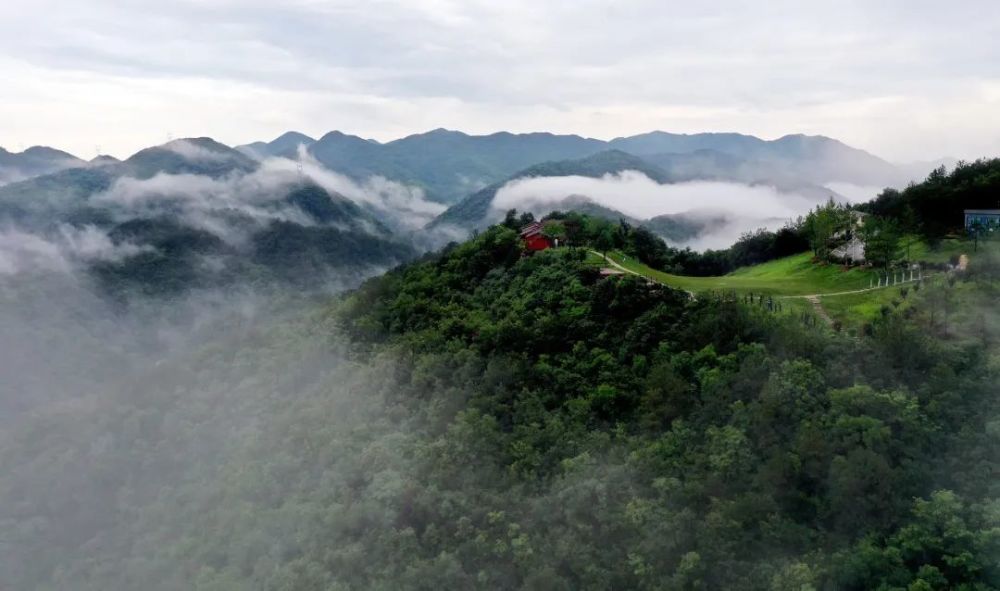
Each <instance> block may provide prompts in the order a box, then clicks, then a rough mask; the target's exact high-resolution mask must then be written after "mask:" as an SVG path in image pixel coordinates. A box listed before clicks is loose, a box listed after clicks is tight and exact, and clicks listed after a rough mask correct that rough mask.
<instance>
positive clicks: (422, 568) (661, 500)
mask: <svg viewBox="0 0 1000 591" xmlns="http://www.w3.org/2000/svg"><path fill="white" fill-rule="evenodd" d="M578 221H580V223H581V228H580V229H583V230H586V228H587V227H588V226H590V225H591V222H590V221H588V220H587V219H581V220H578ZM518 224H519V222H518V220H512V223H511V224H510V225H508V226H503V225H501V226H495V227H492V228H490V229H488V230H486V231H484V232H483V233H481V234H480V235H479V236H478V237H477V238H475V239H474V240H472V241H469V242H467V243H464V244H461V245H457V246H454V247H452V248H449V249H447V250H445V251H444V252H441V253H438V254H435V255H432V256H428V257H426V258H425V259H423V260H421V261H418V262H415V263H412V264H409V265H406V266H404V267H401V268H398V269H396V270H394V271H391V272H389V273H387V274H386V275H384V276H382V277H379V278H377V279H373V280H371V281H369V282H367V283H365V284H364V285H363V286H362V287H361V288H360V289H359V290H357V291H355V292H352V293H350V294H348V295H347V296H346V297H345V298H343V299H340V300H337V301H333V302H327V303H309V302H304V301H291V300H289V301H287V302H285V303H284V304H283V303H282V302H280V301H279V302H277V303H276V306H275V311H277V312H278V313H277V314H274V312H273V311H268V312H267V314H265V317H267V316H270V318H271V319H270V320H257V321H248V319H247V318H242V319H241V318H240V315H239V314H238V313H234V314H233V315H232V316H230V317H225V316H223V317H222V318H219V319H218V322H214V323H209V324H207V325H205V326H204V327H203V329H202V334H203V335H204V336H205V341H204V343H203V345H202V346H188V347H185V348H184V349H183V350H179V351H175V352H174V353H173V354H171V355H169V356H167V357H165V358H161V359H159V360H158V361H157V362H156V363H155V364H154V363H150V364H139V363H134V364H131V365H129V366H127V368H126V370H125V371H123V372H122V373H121V374H120V375H117V376H115V377H114V378H113V379H104V380H103V381H102V384H104V386H103V387H102V388H101V389H100V390H97V391H94V392H93V393H92V394H91V395H90V396H87V397H86V398H83V399H80V400H76V401H73V402H72V403H63V404H55V405H49V406H47V407H45V408H43V409H40V410H37V411H36V412H35V413H33V415H32V416H31V417H30V418H28V419H26V420H24V421H21V422H19V423H17V424H14V425H10V426H7V427H2V428H0V522H2V523H3V524H4V527H3V528H0V546H2V547H3V548H4V549H5V551H4V552H3V553H0V573H3V576H4V584H5V585H6V586H7V587H9V588H12V589H18V590H19V589H51V590H63V589H73V590H74V591H86V590H88V589H94V590H97V589H100V590H102V591H109V590H117V589H135V588H144V589H150V590H152V591H155V590H158V589H245V588H260V589H404V590H405V589H414V590H416V589H430V588H434V589H538V590H541V589H545V590H550V589H567V590H568V589H663V588H666V589H699V588H701V589H737V590H740V589H748V590H749V589H753V590H758V589H760V590H765V589H766V590H771V589H782V590H784V589H822V590H824V591H827V590H829V591H833V590H858V591H860V590H864V589H935V588H938V589H945V588H964V589H983V590H990V589H997V588H1000V567H998V565H997V563H996V561H995V559H994V557H995V552H996V548H997V547H998V546H997V545H998V544H1000V534H998V533H997V532H998V531H1000V530H998V527H1000V521H998V518H997V514H996V510H995V509H996V508H995V500H994V499H995V498H996V496H997V494H998V493H1000V491H998V490H997V482H996V479H995V478H993V477H992V474H993V473H994V472H995V469H996V465H997V461H998V459H1000V458H997V455H996V451H997V447H996V445H995V444H996V424H997V421H998V420H1000V419H998V407H997V401H996V395H995V394H996V393H995V384H996V380H997V377H998V376H997V370H996V366H995V364H993V363H991V361H990V358H989V355H988V351H989V346H990V345H989V343H988V342H986V341H985V340H981V339H979V338H978V337H974V336H972V335H969V338H966V339H962V340H956V341H951V340H948V339H936V338H933V337H932V334H931V333H929V332H928V330H927V329H926V327H925V326H924V325H923V324H921V323H922V322H924V319H925V318H926V317H927V314H928V313H930V314H933V306H934V305H935V304H934V303H933V301H934V298H936V297H937V296H936V295H935V294H934V290H933V289H931V288H930V287H928V288H927V289H926V290H921V294H920V295H919V296H917V295H914V296H913V297H914V298H916V302H915V305H916V309H915V312H913V313H908V314H902V313H893V312H891V311H890V312H889V313H887V314H886V315H884V316H883V317H882V318H880V319H879V320H878V321H877V322H875V323H874V325H873V326H872V331H871V336H869V337H864V338H850V337H847V336H843V335H837V334H835V333H833V332H828V331H822V330H817V329H816V326H815V325H814V324H810V323H808V322H803V319H802V318H800V317H798V316H796V315H776V314H774V313H771V312H768V311H766V310H765V309H764V308H762V307H759V306H747V305H744V303H743V302H742V301H740V300H739V299H738V298H732V297H703V298H698V299H691V298H690V297H689V296H688V295H687V294H686V293H684V292H681V291H675V290H671V289H668V288H665V287H661V286H658V285H653V284H648V283H647V282H645V281H643V280H640V279H638V278H633V277H629V276H623V277H602V276H601V275H600V274H599V272H598V270H597V268H596V267H594V266H593V265H591V264H589V263H588V262H587V260H586V259H585V257H586V249H573V248H563V249H556V250H550V251H546V252H542V253H538V254H536V255H534V256H527V257H526V256H523V251H522V246H521V244H520V241H519V239H518V236H517V230H516V227H517V225H518ZM510 226H514V227H510ZM626 230H627V229H625V228H619V229H617V230H613V232H614V233H615V234H618V233H620V232H622V231H626ZM583 234H585V235H587V234H588V232H584V233H583ZM661 247H662V245H661ZM971 286H972V284H970V287H971ZM983 287H984V288H986V286H985V285H984V286H983ZM925 291H926V298H925V296H924V292H925ZM234 312H235V311H234Z"/></svg>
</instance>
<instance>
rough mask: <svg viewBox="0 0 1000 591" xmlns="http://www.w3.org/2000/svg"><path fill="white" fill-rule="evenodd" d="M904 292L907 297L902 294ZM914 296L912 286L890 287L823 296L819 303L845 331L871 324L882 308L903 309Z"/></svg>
mask: <svg viewBox="0 0 1000 591" xmlns="http://www.w3.org/2000/svg"><path fill="white" fill-rule="evenodd" d="M904 290H905V291H906V293H907V296H906V297H904V296H903V295H902V294H903V292H904ZM913 294H914V291H913V285H912V284H909V285H906V286H901V287H890V288H886V289H877V290H874V291H866V292H864V293H852V294H844V295H835V296H823V297H821V298H820V303H821V304H822V306H823V309H824V310H826V313H827V314H829V315H830V317H831V318H833V319H834V320H836V321H838V322H840V323H841V325H842V326H843V327H844V328H845V329H855V328H858V327H859V326H860V325H861V324H863V323H865V322H871V321H872V320H874V319H875V318H876V317H877V316H878V315H879V314H881V313H882V307H883V306H889V307H890V308H896V307H897V306H896V305H895V304H898V305H899V307H905V306H906V305H907V301H908V299H909V298H910V297H912V296H913Z"/></svg>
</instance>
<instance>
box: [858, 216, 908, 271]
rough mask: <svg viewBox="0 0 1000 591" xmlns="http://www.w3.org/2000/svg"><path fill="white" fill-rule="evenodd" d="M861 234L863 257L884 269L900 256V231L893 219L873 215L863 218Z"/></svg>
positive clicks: (887, 268)
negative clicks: (863, 249)
mask: <svg viewBox="0 0 1000 591" xmlns="http://www.w3.org/2000/svg"><path fill="white" fill-rule="evenodd" d="M861 235H862V237H863V238H864V240H865V259H867V260H868V262H870V263H872V264H873V265H875V266H876V267H881V268H883V269H885V270H886V271H888V270H889V268H890V267H891V266H892V263H893V262H894V261H896V260H897V259H899V256H900V246H899V243H900V232H899V226H898V225H897V224H896V222H895V221H893V220H891V219H886V218H878V217H875V216H873V215H870V216H868V217H867V218H865V223H864V226H863V227H862V229H861Z"/></svg>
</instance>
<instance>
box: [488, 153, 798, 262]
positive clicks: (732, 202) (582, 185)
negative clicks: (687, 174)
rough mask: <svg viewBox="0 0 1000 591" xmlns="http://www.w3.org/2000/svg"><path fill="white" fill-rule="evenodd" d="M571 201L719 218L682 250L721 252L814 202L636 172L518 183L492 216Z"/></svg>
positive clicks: (503, 194) (639, 212)
mask: <svg viewBox="0 0 1000 591" xmlns="http://www.w3.org/2000/svg"><path fill="white" fill-rule="evenodd" d="M572 196H584V197H586V198H588V199H590V200H592V201H593V202H594V203H597V204H599V205H602V206H604V207H607V208H610V209H614V210H616V211H620V212H621V213H624V214H626V215H628V216H630V217H633V218H636V219H639V220H645V219H649V218H652V217H656V216H660V215H676V214H686V215H687V216H688V217H692V218H706V219H709V218H720V217H721V218H724V219H725V223H724V224H721V225H720V224H714V225H712V226H711V227H710V228H709V229H708V230H707V233H705V234H703V235H701V236H699V237H697V238H696V239H695V240H693V241H688V242H684V243H683V245H685V246H691V247H692V248H697V249H704V248H724V247H726V246H729V245H731V244H732V243H733V242H734V241H735V240H736V239H737V238H738V237H739V235H740V234H741V233H743V232H745V231H748V230H753V229H756V228H761V227H767V228H776V227H780V226H781V225H782V224H784V223H785V222H786V221H788V220H792V219H794V218H796V217H798V216H800V215H803V214H805V213H806V212H808V211H809V209H810V208H811V207H812V206H813V205H814V201H813V200H811V199H808V198H806V197H803V196H801V195H798V194H795V193H785V192H780V191H778V190H777V189H775V188H774V187H771V186H766V185H753V186H750V185H742V184H738V183H725V182H715V181H697V182H689V183H678V184H669V185H661V184H659V183H657V182H656V181H653V180H652V179H650V178H649V177H647V176H646V175H644V174H642V173H640V172H636V171H624V172H621V173H618V174H607V175H604V176H603V177H600V178H591V177H582V176H565V177H535V178H526V179H518V180H514V181H511V182H510V183H507V184H506V185H504V186H503V187H502V188H501V189H500V190H499V191H497V194H496V197H495V198H494V200H493V209H494V213H495V214H499V213H500V212H503V211H506V210H509V209H511V208H515V209H519V210H526V211H532V212H534V213H536V214H543V213H547V212H548V211H551V210H552V209H557V208H559V207H560V203H561V202H563V201H564V200H565V199H567V198H569V197H572Z"/></svg>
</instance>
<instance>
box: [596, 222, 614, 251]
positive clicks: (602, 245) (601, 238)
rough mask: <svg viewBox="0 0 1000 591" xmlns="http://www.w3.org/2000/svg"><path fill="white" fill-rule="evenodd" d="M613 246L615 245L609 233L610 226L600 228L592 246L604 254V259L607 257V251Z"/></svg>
mask: <svg viewBox="0 0 1000 591" xmlns="http://www.w3.org/2000/svg"><path fill="white" fill-rule="evenodd" d="M614 246H615V238H614V236H613V235H612V234H611V228H610V227H604V228H602V229H601V231H600V232H599V233H598V234H597V238H596V239H595V240H594V248H596V249H597V250H599V251H601V254H603V255H604V258H605V259H607V258H608V251H609V250H611V249H612V248H614Z"/></svg>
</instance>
